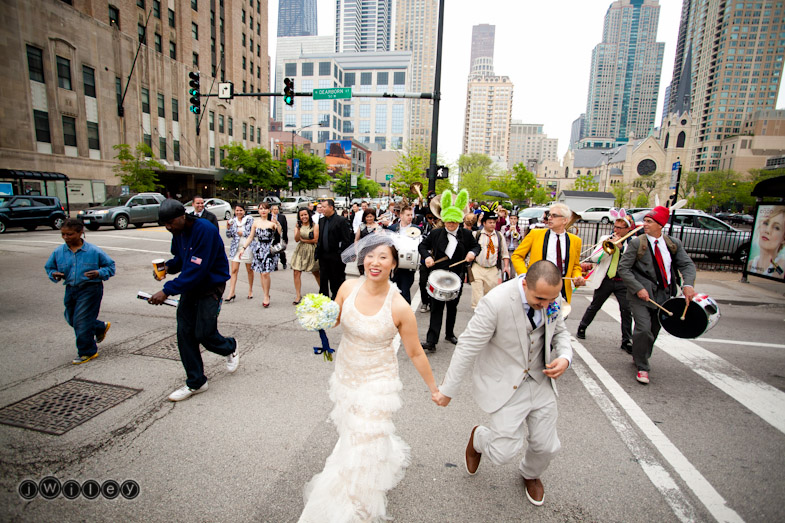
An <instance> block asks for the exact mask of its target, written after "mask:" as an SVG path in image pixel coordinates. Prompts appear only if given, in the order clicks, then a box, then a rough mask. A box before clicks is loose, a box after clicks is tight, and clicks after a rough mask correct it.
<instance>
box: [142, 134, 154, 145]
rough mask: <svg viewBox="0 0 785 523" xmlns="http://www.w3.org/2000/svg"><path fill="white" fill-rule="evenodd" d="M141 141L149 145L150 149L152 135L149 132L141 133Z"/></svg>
mask: <svg viewBox="0 0 785 523" xmlns="http://www.w3.org/2000/svg"><path fill="white" fill-rule="evenodd" d="M142 141H143V142H144V144H145V145H146V146H147V147H149V148H150V149H152V148H153V137H152V136H150V135H149V134H143V135H142Z"/></svg>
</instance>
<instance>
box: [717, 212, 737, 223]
mask: <svg viewBox="0 0 785 523" xmlns="http://www.w3.org/2000/svg"><path fill="white" fill-rule="evenodd" d="M714 217H715V218H719V219H720V220H722V221H724V222H725V223H733V222H732V220H731V218H732V217H733V213H732V212H716V213H714Z"/></svg>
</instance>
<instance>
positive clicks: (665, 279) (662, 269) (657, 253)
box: [654, 240, 668, 289]
mask: <svg viewBox="0 0 785 523" xmlns="http://www.w3.org/2000/svg"><path fill="white" fill-rule="evenodd" d="M658 243H659V240H654V258H655V259H656V260H657V265H659V266H660V275H662V287H663V289H667V288H668V274H667V273H666V272H665V262H664V261H663V260H662V253H661V252H660V248H659V247H658Z"/></svg>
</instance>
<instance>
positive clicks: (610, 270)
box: [575, 208, 635, 354]
mask: <svg viewBox="0 0 785 523" xmlns="http://www.w3.org/2000/svg"><path fill="white" fill-rule="evenodd" d="M610 214H611V217H613V218H615V221H614V222H613V234H612V235H610V236H602V237H601V238H600V242H599V243H598V244H597V247H596V248H595V249H594V252H592V254H591V257H590V261H591V262H593V263H597V264H598V265H596V266H595V267H594V272H593V273H592V275H591V276H590V277H589V278H588V279H587V281H588V283H587V284H586V286H587V288H589V289H594V297H593V298H592V301H591V305H589V308H588V309H586V312H585V313H584V314H583V318H581V323H580V325H578V332H577V334H576V335H575V337H576V338H578V339H579V340H585V339H586V328H587V327H588V326H589V325H590V324H591V322H592V320H593V319H594V316H595V315H596V314H597V312H598V311H599V310H600V308H601V307H602V304H603V303H605V301H606V300H607V299H608V298H609V297H610V295H611V294H613V295H614V296H616V301H618V302H619V312H620V313H621V350H623V351H626V352H627V354H632V311H631V310H630V302H629V301H627V287H626V286H625V285H624V282H623V281H622V279H621V276H619V273H618V269H619V260H620V259H621V253H623V252H624V249H625V247H626V246H627V244H628V243H629V241H630V240H629V239H626V240H624V241H620V240H621V239H622V238H624V237H625V236H627V234H629V233H630V231H631V230H632V229H633V227H635V222H634V221H633V219H632V216H629V215H628V214H627V212H626V211H625V210H624V209H623V208H622V209H620V210H619V211H618V212H617V211H616V210H615V209H611V211H610ZM605 240H610V241H612V242H614V243H615V244H616V249H615V250H614V251H613V254H612V255H610V256H609V255H608V253H606V252H605V251H604V250H603V248H602V244H603V242H604V241H605ZM617 242H618V243H617Z"/></svg>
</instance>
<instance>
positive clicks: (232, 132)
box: [229, 116, 234, 136]
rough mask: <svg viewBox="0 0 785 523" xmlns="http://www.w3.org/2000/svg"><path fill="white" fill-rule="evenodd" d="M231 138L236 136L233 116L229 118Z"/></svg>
mask: <svg viewBox="0 0 785 523" xmlns="http://www.w3.org/2000/svg"><path fill="white" fill-rule="evenodd" d="M229 136H234V122H233V121H232V117H231V116H230V117H229Z"/></svg>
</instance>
